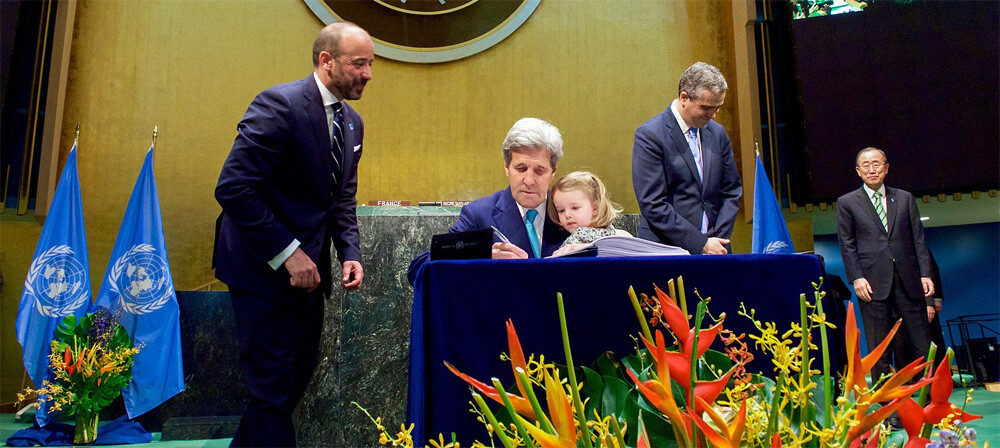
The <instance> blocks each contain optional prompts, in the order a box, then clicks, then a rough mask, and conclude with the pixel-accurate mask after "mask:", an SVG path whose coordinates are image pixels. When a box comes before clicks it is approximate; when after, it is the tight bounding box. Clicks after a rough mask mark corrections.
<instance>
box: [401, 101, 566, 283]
mask: <svg viewBox="0 0 1000 448" xmlns="http://www.w3.org/2000/svg"><path fill="white" fill-rule="evenodd" d="M562 144H563V142H562V135H561V134H560V133H559V129H556V127H555V126H552V125H551V124H549V123H548V122H546V121H544V120H539V119H537V118H522V119H520V120H518V121H517V122H516V123H514V126H513V127H511V128H510V131H508V132H507V137H506V138H505V139H504V141H503V150H502V153H503V162H504V164H503V166H504V172H505V173H506V174H507V180H508V182H509V184H510V185H509V186H508V187H507V188H505V189H503V190H500V191H497V192H496V193H493V194H492V195H490V196H487V197H485V198H479V199H476V200H475V201H472V202H471V203H469V204H468V205H466V206H465V207H462V212H461V213H460V214H459V216H458V222H456V223H455V225H454V226H452V227H451V229H449V230H448V231H449V232H464V231H468V230H478V229H488V228H490V226H492V227H496V228H497V229H499V230H500V232H502V233H503V234H504V235H505V236H506V237H507V238H508V239H509V240H510V242H509V243H505V242H500V241H499V240H497V239H494V241H495V242H494V244H493V258H494V259H518V258H541V257H547V256H549V255H552V252H554V251H555V250H556V249H558V248H559V246H560V245H561V244H562V243H563V241H566V238H567V237H569V233H567V232H566V231H565V230H563V229H562V228H560V227H559V226H558V225H557V224H556V223H555V222H553V221H552V220H551V219H546V216H545V210H546V208H545V205H546V200H547V197H548V193H549V185H550V184H551V183H552V178H553V177H554V176H555V174H556V167H557V166H558V165H559V159H560V158H561V157H562V154H563V151H562ZM429 258H430V251H425V252H424V253H422V254H420V255H417V257H416V258H414V259H413V261H412V262H410V267H409V269H407V272H406V276H407V278H408V279H409V280H410V284H411V285H412V284H414V283H416V279H417V273H418V272H419V271H420V267H421V266H423V265H424V263H426V262H427V261H428V260H429Z"/></svg>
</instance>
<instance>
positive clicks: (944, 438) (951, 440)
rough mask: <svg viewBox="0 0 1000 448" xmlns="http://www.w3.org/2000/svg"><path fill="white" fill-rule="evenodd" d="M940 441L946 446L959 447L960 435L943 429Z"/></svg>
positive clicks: (939, 434)
mask: <svg viewBox="0 0 1000 448" xmlns="http://www.w3.org/2000/svg"><path fill="white" fill-rule="evenodd" d="M938 439H939V440H941V443H943V444H945V446H949V447H952V446H958V434H955V431H951V430H948V429H943V430H941V432H940V433H938Z"/></svg>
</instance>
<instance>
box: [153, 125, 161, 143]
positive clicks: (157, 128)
mask: <svg viewBox="0 0 1000 448" xmlns="http://www.w3.org/2000/svg"><path fill="white" fill-rule="evenodd" d="M159 132H160V131H159V126H157V125H155V124H154V125H153V144H152V146H153V147H154V148H155V147H156V134H158V133H159Z"/></svg>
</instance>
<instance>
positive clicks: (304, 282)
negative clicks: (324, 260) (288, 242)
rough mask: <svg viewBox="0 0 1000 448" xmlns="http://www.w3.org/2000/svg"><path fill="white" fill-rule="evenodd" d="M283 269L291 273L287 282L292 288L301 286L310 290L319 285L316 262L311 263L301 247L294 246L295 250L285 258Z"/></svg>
mask: <svg viewBox="0 0 1000 448" xmlns="http://www.w3.org/2000/svg"><path fill="white" fill-rule="evenodd" d="M285 269H286V270H287V271H288V274H289V275H291V278H290V279H289V282H290V283H291V284H292V287H293V288H303V289H305V290H307V291H309V292H312V291H313V290H315V289H316V288H317V287H318V286H319V282H320V279H319V270H318V269H316V263H313V261H312V259H311V258H309V256H308V255H306V253H305V252H302V249H299V248H296V249H295V252H292V255H290V256H288V259H287V260H285Z"/></svg>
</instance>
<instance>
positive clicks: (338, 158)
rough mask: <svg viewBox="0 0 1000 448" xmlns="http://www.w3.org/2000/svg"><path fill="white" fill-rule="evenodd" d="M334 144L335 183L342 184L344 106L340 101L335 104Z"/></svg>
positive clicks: (332, 150) (331, 153)
mask: <svg viewBox="0 0 1000 448" xmlns="http://www.w3.org/2000/svg"><path fill="white" fill-rule="evenodd" d="M332 107H333V144H332V145H330V155H331V156H333V183H334V184H336V183H338V182H340V173H341V172H342V171H343V170H342V169H341V167H340V164H341V163H342V161H343V160H344V130H343V129H344V105H343V104H341V103H340V102H339V101H338V102H336V103H333V105H332Z"/></svg>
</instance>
